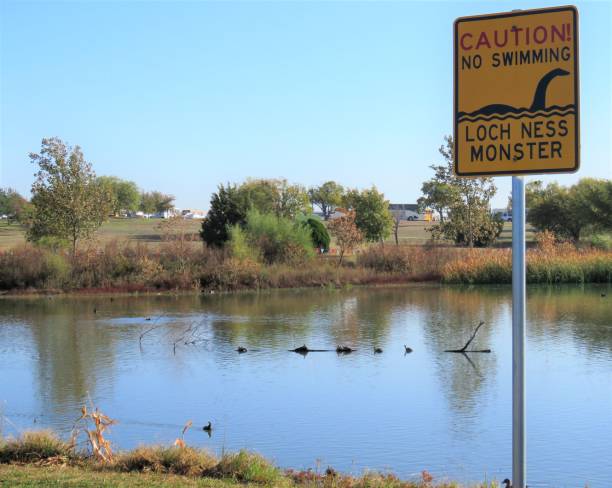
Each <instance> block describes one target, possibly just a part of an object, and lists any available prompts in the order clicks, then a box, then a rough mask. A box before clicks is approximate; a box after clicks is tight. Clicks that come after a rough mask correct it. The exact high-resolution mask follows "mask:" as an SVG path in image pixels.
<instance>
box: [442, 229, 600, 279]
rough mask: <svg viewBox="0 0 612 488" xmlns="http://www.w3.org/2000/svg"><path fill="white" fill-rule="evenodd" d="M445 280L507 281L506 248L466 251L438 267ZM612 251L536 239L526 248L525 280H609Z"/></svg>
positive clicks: (509, 257) (508, 257)
mask: <svg viewBox="0 0 612 488" xmlns="http://www.w3.org/2000/svg"><path fill="white" fill-rule="evenodd" d="M441 274H442V280H443V281H444V282H446V283H467V284H486V283H511V282H512V252H511V250H510V249H472V250H466V252H465V253H463V255H462V256H461V258H460V259H456V260H453V261H450V262H449V263H447V264H446V265H445V266H443V268H442V270H441ZM611 281H612V252H611V251H605V250H600V249H593V248H583V249H580V248H577V247H576V246H574V245H572V244H569V243H560V244H557V243H554V242H551V240H550V239H548V238H545V239H544V240H543V241H542V240H540V241H539V243H538V246H537V247H536V248H535V249H530V250H528V251H527V282H528V283H548V284H553V283H610V282H611Z"/></svg>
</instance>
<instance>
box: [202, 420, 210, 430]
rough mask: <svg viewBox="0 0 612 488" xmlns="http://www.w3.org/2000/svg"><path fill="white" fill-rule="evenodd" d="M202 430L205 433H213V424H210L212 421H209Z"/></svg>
mask: <svg viewBox="0 0 612 488" xmlns="http://www.w3.org/2000/svg"><path fill="white" fill-rule="evenodd" d="M202 430H203V431H204V432H211V431H212V424H211V423H210V420H209V421H208V424H207V425H205V426H204V427H202Z"/></svg>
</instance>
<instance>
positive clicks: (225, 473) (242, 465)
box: [213, 450, 282, 484]
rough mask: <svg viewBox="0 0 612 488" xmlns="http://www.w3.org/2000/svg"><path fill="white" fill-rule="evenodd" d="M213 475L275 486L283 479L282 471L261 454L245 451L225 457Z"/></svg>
mask: <svg viewBox="0 0 612 488" xmlns="http://www.w3.org/2000/svg"><path fill="white" fill-rule="evenodd" d="M213 474H215V475H216V476H219V477H224V478H234V479H236V480H239V481H243V482H246V483H249V482H252V483H263V484H273V483H274V482H276V481H278V480H279V479H280V478H281V477H282V473H281V471H280V470H279V469H278V468H277V467H275V466H273V465H272V464H271V463H270V462H269V461H268V460H267V459H265V458H263V457H262V456H260V455H259V454H254V453H251V452H248V451H245V450H242V451H240V452H237V453H235V454H226V455H224V456H223V457H222V458H221V460H220V461H219V464H218V465H217V466H216V467H215V468H214V470H213Z"/></svg>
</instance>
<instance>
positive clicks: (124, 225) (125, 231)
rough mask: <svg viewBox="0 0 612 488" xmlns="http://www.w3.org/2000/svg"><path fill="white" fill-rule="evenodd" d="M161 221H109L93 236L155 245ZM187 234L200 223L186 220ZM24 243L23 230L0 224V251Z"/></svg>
mask: <svg viewBox="0 0 612 488" xmlns="http://www.w3.org/2000/svg"><path fill="white" fill-rule="evenodd" d="M160 222H162V219H115V218H113V219H110V220H108V221H107V222H104V224H102V227H100V229H99V230H98V231H97V232H96V234H95V235H94V239H96V240H97V241H98V242H99V243H100V244H101V245H103V244H105V243H107V242H110V241H113V240H115V239H118V240H128V241H131V242H142V243H146V244H153V245H157V244H159V243H160V242H161V237H162V236H161V233H160V231H159V229H158V228H157V226H158V225H159V223H160ZM185 222H186V223H187V229H188V231H189V232H192V233H194V234H197V233H198V232H199V231H200V226H201V221H199V220H186V221H185ZM23 242H25V229H24V228H23V227H21V226H20V225H16V224H11V225H6V224H5V223H0V250H3V249H10V248H11V247H14V246H15V245H17V244H21V243H23Z"/></svg>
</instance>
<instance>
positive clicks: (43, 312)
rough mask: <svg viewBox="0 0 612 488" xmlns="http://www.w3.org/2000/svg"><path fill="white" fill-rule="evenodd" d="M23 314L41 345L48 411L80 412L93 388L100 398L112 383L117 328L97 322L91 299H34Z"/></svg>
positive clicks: (42, 394)
mask: <svg viewBox="0 0 612 488" xmlns="http://www.w3.org/2000/svg"><path fill="white" fill-rule="evenodd" d="M23 305H25V303H22V304H21V307H20V308H23ZM20 315H21V317H25V318H26V320H27V321H28V322H29V327H30V328H31V334H32V338H33V340H34V342H35V345H36V349H37V355H38V358H37V359H38V360H37V362H36V365H37V368H38V371H37V374H38V382H39V385H40V386H39V395H40V397H41V398H42V400H43V404H44V406H45V410H46V408H47V407H49V408H51V409H52V411H53V412H54V414H56V415H60V416H61V417H62V418H63V417H64V416H67V417H71V416H74V415H78V410H79V406H80V405H81V404H82V403H83V402H85V401H86V400H87V394H88V392H89V393H90V394H91V396H92V397H95V396H96V392H97V390H98V389H99V387H100V383H102V382H108V383H109V384H110V383H112V376H113V369H114V357H115V340H114V334H113V333H112V332H113V331H112V330H111V329H109V328H105V327H99V326H96V324H95V319H94V317H93V316H92V315H93V313H92V307H91V302H89V301H84V302H83V301H78V300H70V301H66V300H51V301H45V300H37V301H29V302H27V307H25V308H23V309H22V311H21V312H20ZM47 413H48V412H47Z"/></svg>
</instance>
